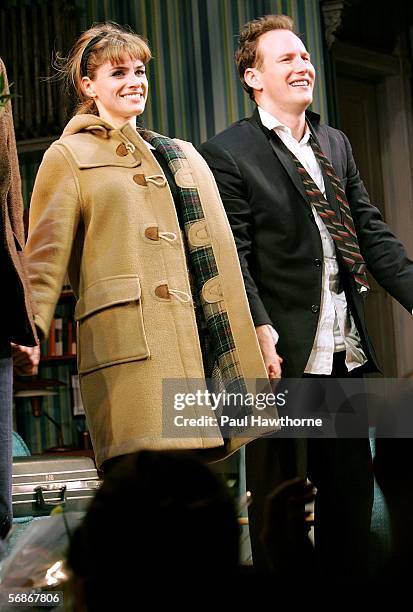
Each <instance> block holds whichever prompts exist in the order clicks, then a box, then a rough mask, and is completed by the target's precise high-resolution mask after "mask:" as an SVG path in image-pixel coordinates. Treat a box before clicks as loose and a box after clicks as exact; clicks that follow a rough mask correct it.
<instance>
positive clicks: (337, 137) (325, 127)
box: [306, 111, 345, 142]
mask: <svg viewBox="0 0 413 612" xmlns="http://www.w3.org/2000/svg"><path fill="white" fill-rule="evenodd" d="M306 116H307V119H308V120H309V121H310V124H311V126H312V128H313V130H314V131H315V133H316V134H317V133H319V132H324V133H325V134H326V135H327V136H328V138H329V139H330V141H331V140H333V141H336V142H337V141H338V142H343V140H344V138H345V134H344V133H343V132H342V131H341V130H339V129H337V128H335V127H332V126H331V125H329V124H328V123H323V122H322V121H320V115H318V114H317V113H313V112H311V111H306Z"/></svg>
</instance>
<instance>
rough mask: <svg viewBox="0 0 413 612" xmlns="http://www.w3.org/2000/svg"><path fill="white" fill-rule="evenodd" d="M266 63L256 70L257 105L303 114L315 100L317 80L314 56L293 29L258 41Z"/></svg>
mask: <svg viewBox="0 0 413 612" xmlns="http://www.w3.org/2000/svg"><path fill="white" fill-rule="evenodd" d="M258 51H259V52H260V55H261V58H262V59H263V63H262V66H261V68H260V69H258V68H252V69H251V76H252V78H253V77H254V76H255V78H256V81H253V82H252V87H253V88H254V89H255V99H256V102H257V103H258V104H259V105H260V106H262V107H263V108H264V109H265V110H268V111H269V112H271V110H272V111H273V112H274V110H275V111H277V110H278V111H279V112H280V111H281V112H285V113H302V112H303V111H304V110H305V109H306V108H307V107H308V106H309V105H310V104H311V102H312V100H313V87H314V79H315V70H314V66H313V65H312V63H311V61H310V54H309V53H308V51H307V49H306V48H305V46H304V45H303V43H302V41H301V40H300V39H299V38H298V36H296V35H295V34H294V33H293V32H290V31H289V30H271V32H266V33H265V34H263V35H262V36H261V37H260V39H259V41H258Z"/></svg>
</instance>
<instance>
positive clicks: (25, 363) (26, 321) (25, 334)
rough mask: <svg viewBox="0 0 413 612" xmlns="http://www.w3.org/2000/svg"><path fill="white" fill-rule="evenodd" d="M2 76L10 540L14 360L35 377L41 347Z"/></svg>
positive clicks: (1, 423) (1, 521)
mask: <svg viewBox="0 0 413 612" xmlns="http://www.w3.org/2000/svg"><path fill="white" fill-rule="evenodd" d="M0 74H1V75H2V77H3V78H2V80H1V82H2V83H3V85H4V91H0V96H1V98H0V206H1V218H0V233H1V249H0V261H1V265H0V269H1V277H2V287H3V291H2V319H1V323H0V537H1V538H4V537H5V536H6V535H7V532H8V530H9V529H10V526H11V522H12V505H11V476H12V407H13V403H12V399H13V398H12V387H13V360H14V366H15V368H16V373H17V374H21V375H31V374H35V373H36V369H37V364H38V362H39V348H38V347H37V346H35V345H36V342H37V336H36V331H35V327H34V323H33V315H32V305H31V302H30V293H29V289H28V281H27V279H26V274H25V271H24V267H23V259H22V253H21V250H22V247H23V244H24V228H23V202H22V196H21V184H20V174H19V164H18V159H17V151H16V141H15V136H14V129H13V117H12V111H11V104H10V101H9V93H8V85H7V77H6V70H5V67H4V64H3V62H2V61H1V59H0ZM13 343H15V344H13ZM20 345H28V346H20Z"/></svg>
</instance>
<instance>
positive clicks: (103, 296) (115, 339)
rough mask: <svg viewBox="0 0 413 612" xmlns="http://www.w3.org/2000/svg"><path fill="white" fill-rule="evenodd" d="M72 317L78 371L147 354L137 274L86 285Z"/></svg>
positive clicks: (105, 279) (86, 371) (83, 371)
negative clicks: (76, 334) (76, 339)
mask: <svg viewBox="0 0 413 612" xmlns="http://www.w3.org/2000/svg"><path fill="white" fill-rule="evenodd" d="M75 319H76V321H78V324H79V329H78V369H79V373H80V374H87V373H90V372H93V371H95V370H98V369H100V368H105V367H107V366H111V365H115V364H119V363H126V362H128V361H138V360H140V359H147V358H148V357H149V348H148V344H147V341H146V334H145V328H144V324H143V315H142V302H141V286H140V282H139V278H138V277H137V276H135V275H125V276H112V277H109V278H103V279H101V280H99V281H97V282H95V283H93V284H92V285H90V286H89V287H87V289H86V290H85V291H84V293H83V295H82V296H81V297H80V299H79V301H78V302H77V304H76V309H75Z"/></svg>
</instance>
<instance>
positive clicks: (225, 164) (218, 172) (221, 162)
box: [199, 142, 282, 378]
mask: <svg viewBox="0 0 413 612" xmlns="http://www.w3.org/2000/svg"><path fill="white" fill-rule="evenodd" d="M199 151H200V153H201V155H202V156H203V157H204V159H205V160H206V162H207V163H208V165H209V167H210V168H211V170H212V173H213V175H214V177H215V181H216V183H217V186H218V189H219V193H220V195H221V199H222V202H223V204H224V208H225V210H226V213H227V216H228V220H229V223H230V225H231V228H232V232H233V235H234V240H235V244H236V247H237V251H238V256H239V260H240V265H241V270H242V275H243V278H244V284H245V290H246V293H247V297H248V302H249V305H250V310H251V315H252V319H253V321H254V324H255V328H256V332H257V338H258V342H259V345H260V348H261V352H262V355H263V358H264V363H265V366H266V368H267V372H268V376H269V378H280V377H281V363H282V359H281V357H280V356H279V355H278V354H277V351H276V348H275V344H276V342H277V340H278V334H277V333H276V332H274V330H273V329H272V322H271V319H270V317H269V316H268V313H267V311H266V308H265V306H264V304H263V302H262V300H261V297H260V295H259V291H258V288H257V285H256V284H255V281H254V279H253V277H252V275H251V272H250V269H249V258H250V255H251V249H252V237H251V236H252V231H253V230H252V213H251V207H250V203H249V201H248V188H247V186H246V184H245V182H244V180H243V178H242V176H241V173H240V171H239V168H238V165H237V164H236V162H235V160H234V158H233V157H232V155H231V154H230V153H229V152H228V151H226V150H225V149H222V148H219V147H217V146H216V145H214V144H212V143H211V142H206V143H204V144H203V145H201V146H200V147H199Z"/></svg>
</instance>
